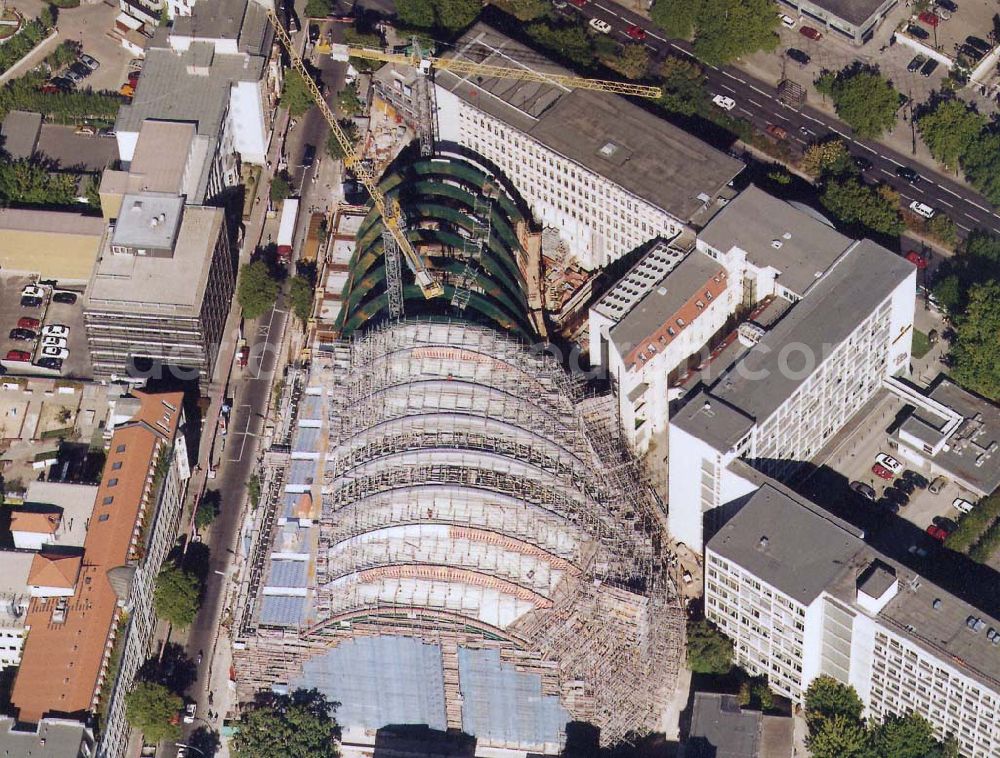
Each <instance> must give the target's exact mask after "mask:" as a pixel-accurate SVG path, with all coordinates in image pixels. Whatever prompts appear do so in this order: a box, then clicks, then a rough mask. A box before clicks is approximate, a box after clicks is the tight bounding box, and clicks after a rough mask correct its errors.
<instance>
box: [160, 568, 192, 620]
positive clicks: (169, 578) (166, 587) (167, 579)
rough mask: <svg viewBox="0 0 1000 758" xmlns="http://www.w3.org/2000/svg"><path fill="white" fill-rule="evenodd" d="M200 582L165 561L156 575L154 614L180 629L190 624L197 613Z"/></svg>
mask: <svg viewBox="0 0 1000 758" xmlns="http://www.w3.org/2000/svg"><path fill="white" fill-rule="evenodd" d="M200 594H201V583H200V582H199V581H198V577H196V576H194V575H193V574H190V573H188V572H187V571H185V570H184V569H182V568H180V567H179V566H177V565H175V564H174V563H170V562H168V563H165V564H164V565H163V568H161V569H160V573H159V574H158V575H157V577H156V587H155V588H154V589H153V608H154V609H155V611H156V615H157V616H159V617H160V618H161V619H163V620H164V621H168V622H169V623H170V624H171V625H172V626H176V627H179V628H181V629H183V628H186V627H189V626H191V624H192V622H193V621H194V617H195V616H196V615H197V613H198V603H199V595H200Z"/></svg>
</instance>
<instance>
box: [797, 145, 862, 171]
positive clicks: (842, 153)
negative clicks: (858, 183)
mask: <svg viewBox="0 0 1000 758" xmlns="http://www.w3.org/2000/svg"><path fill="white" fill-rule="evenodd" d="M799 168H800V169H802V170H803V171H805V172H806V173H807V174H809V175H810V176H812V177H817V178H818V177H820V176H839V175H841V174H847V173H850V172H851V171H852V170H853V168H854V164H853V163H852V162H851V154H850V153H849V152H848V150H847V145H845V144H844V141H843V140H842V139H831V140H826V141H825V142H817V143H816V144H814V145H810V146H809V147H807V148H806V151H805V152H804V153H803V154H802V160H800V161H799Z"/></svg>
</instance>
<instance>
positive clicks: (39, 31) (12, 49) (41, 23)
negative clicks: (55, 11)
mask: <svg viewBox="0 0 1000 758" xmlns="http://www.w3.org/2000/svg"><path fill="white" fill-rule="evenodd" d="M44 10H45V11H48V9H47V8H46V9H44ZM51 26H52V13H51V11H49V15H48V17H47V18H34V19H31V20H29V21H26V22H25V23H24V26H22V27H21V29H20V31H18V32H17V34H15V35H14V36H13V37H10V38H8V39H7V40H6V41H5V42H4V43H3V44H2V45H0V73H3V72H4V71H6V70H7V69H9V68H10V67H11V66H13V65H14V64H15V63H17V62H18V61H19V60H21V58H23V57H24V56H25V55H27V54H28V53H29V52H31V51H32V50H33V49H34V48H35V47H36V46H37V45H38V44H39V43H40V42H41V41H42V40H43V39H45V37H47V36H48V34H49V32H50V31H51Z"/></svg>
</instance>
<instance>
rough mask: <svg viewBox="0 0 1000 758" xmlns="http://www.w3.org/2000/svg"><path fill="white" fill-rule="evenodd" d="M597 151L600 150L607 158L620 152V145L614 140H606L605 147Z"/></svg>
mask: <svg viewBox="0 0 1000 758" xmlns="http://www.w3.org/2000/svg"><path fill="white" fill-rule="evenodd" d="M597 152H599V153H600V154H601V155H602V156H603V157H605V158H611V157H613V156H614V154H615V153H617V152H618V145H616V144H615V143H614V142H606V143H605V144H604V147H602V148H601V149H600V150H598V151H597Z"/></svg>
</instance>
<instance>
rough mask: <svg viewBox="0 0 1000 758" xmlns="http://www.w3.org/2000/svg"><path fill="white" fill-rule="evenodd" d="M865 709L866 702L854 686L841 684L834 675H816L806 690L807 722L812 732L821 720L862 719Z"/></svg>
mask: <svg viewBox="0 0 1000 758" xmlns="http://www.w3.org/2000/svg"><path fill="white" fill-rule="evenodd" d="M864 709H865V704H864V703H862V702H861V698H860V697H858V693H857V692H855V690H854V688H853V687H851V686H849V685H847V684H841V683H840V682H838V681H837V680H836V679H834V678H833V677H832V676H826V675H825V674H824V675H823V676H818V677H816V678H815V679H813V680H812V683H811V684H810V685H809V689H807V690H806V722H807V723H808V724H809V731H810V732H812V731H814V730H815V729H817V728H818V727H819V724H820V723H821V722H823V721H827V720H829V719H832V718H835V717H842V718H844V719H847V720H848V721H860V720H861V712H862V711H863V710H864Z"/></svg>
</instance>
